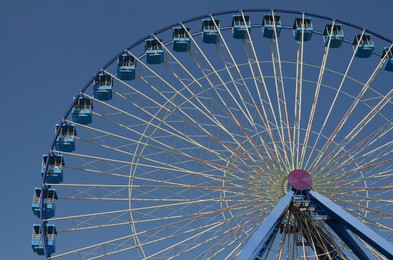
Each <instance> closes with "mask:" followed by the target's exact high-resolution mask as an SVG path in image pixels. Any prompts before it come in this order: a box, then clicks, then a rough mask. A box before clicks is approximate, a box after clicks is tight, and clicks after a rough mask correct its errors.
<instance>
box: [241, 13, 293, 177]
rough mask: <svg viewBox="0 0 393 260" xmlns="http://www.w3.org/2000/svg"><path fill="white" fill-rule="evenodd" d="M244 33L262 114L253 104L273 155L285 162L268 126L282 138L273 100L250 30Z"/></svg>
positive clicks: (244, 43)
mask: <svg viewBox="0 0 393 260" xmlns="http://www.w3.org/2000/svg"><path fill="white" fill-rule="evenodd" d="M241 14H242V18H243V22H244V24H246V21H245V18H244V13H243V12H241ZM246 33H247V40H243V45H244V49H245V52H246V55H247V58H248V65H249V67H250V71H251V73H252V76H253V77H252V78H253V81H254V85H255V89H256V92H257V94H258V99H259V101H260V106H261V108H262V112H263V116H262V113H261V111H260V109H259V107H258V105H255V108H256V109H257V112H258V115H259V117H260V119H261V121H262V123H263V125H264V126H265V128H266V130H267V133H268V135H269V138H270V139H271V141H272V144H273V148H274V152H275V155H276V156H275V157H276V158H279V160H280V162H281V163H282V164H285V162H284V159H283V157H282V155H281V152H280V151H281V150H280V149H279V148H278V147H277V145H276V141H275V138H274V135H273V133H272V130H271V127H270V124H272V125H273V126H274V127H275V128H276V130H277V132H278V135H279V139H280V140H282V137H281V135H280V131H279V128H278V122H277V118H276V112H275V110H274V108H273V102H272V101H271V99H270V94H269V91H268V87H267V85H266V82H265V77H264V75H263V73H262V68H261V66H260V63H259V59H258V56H257V54H256V51H255V48H254V43H253V40H252V37H251V34H250V31H249V30H246ZM247 43H248V44H249V48H250V49H251V51H249V50H248V48H247V46H248V45H247ZM260 84H262V86H263V90H264V94H265V95H266V98H267V100H264V99H263V97H262V93H261V90H260V89H262V88H261V86H260ZM264 103H267V104H268V107H269V108H270V114H271V115H272V116H273V121H274V123H271V122H273V121H271V120H269V117H268V114H269V113H268V112H267V110H266V108H265V105H264ZM281 143H282V142H281ZM269 148H270V146H269ZM270 149H271V148H270ZM281 163H280V165H279V166H280V167H281ZM280 170H283V169H282V168H280Z"/></svg>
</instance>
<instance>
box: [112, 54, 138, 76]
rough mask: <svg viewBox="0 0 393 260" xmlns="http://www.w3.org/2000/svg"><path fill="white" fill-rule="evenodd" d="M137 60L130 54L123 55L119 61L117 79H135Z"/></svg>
mask: <svg viewBox="0 0 393 260" xmlns="http://www.w3.org/2000/svg"><path fill="white" fill-rule="evenodd" d="M135 65H136V62H135V58H134V56H132V55H130V54H129V53H123V54H122V55H121V56H120V57H119V59H118V60H117V77H118V78H119V79H121V80H133V79H135Z"/></svg>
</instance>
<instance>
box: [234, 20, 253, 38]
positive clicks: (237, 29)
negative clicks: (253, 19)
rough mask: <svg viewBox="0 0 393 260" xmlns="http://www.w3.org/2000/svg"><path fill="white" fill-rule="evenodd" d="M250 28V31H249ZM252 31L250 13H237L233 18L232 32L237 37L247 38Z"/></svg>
mask: <svg viewBox="0 0 393 260" xmlns="http://www.w3.org/2000/svg"><path fill="white" fill-rule="evenodd" d="M247 30H248V33H247ZM249 33H251V23H250V16H249V15H244V16H243V15H241V14H236V15H234V16H233V18H232V34H233V38H235V39H246V38H248V34H249Z"/></svg>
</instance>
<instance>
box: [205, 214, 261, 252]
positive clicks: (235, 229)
mask: <svg viewBox="0 0 393 260" xmlns="http://www.w3.org/2000/svg"><path fill="white" fill-rule="evenodd" d="M259 217H260V216H258V215H256V216H253V217H252V218H250V219H249V220H247V221H246V222H244V223H242V224H241V225H238V226H235V227H233V228H231V229H228V230H226V231H224V232H223V233H221V234H219V235H217V236H215V237H214V238H213V239H211V240H215V239H219V238H220V237H221V236H223V237H222V238H221V239H220V240H219V241H217V242H215V243H214V244H213V245H212V246H210V247H209V248H208V249H207V250H206V251H205V252H203V253H202V254H200V255H199V256H198V258H206V256H207V254H209V253H211V252H213V250H216V248H217V247H219V248H220V249H219V250H217V251H216V252H213V253H212V254H211V256H210V257H209V258H213V257H216V256H217V255H218V254H219V253H221V252H222V251H223V250H225V248H226V247H225V245H223V243H224V242H229V243H236V242H237V240H232V241H231V240H228V238H230V237H231V236H234V235H235V234H237V232H239V231H240V230H242V229H244V228H245V227H246V226H247V225H249V224H250V223H252V222H253V221H255V220H256V219H257V218H259ZM253 228H255V227H251V229H253ZM249 232H252V230H249V231H248V232H242V233H240V236H239V238H238V239H240V238H241V237H242V236H246V235H247V233H249ZM209 242H210V241H209ZM240 246H241V245H239V247H238V248H237V249H239V248H240ZM235 251H236V250H235ZM235 251H232V252H231V254H230V255H232V254H234V253H235ZM230 255H228V256H230Z"/></svg>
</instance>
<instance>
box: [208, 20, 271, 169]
mask: <svg viewBox="0 0 393 260" xmlns="http://www.w3.org/2000/svg"><path fill="white" fill-rule="evenodd" d="M211 19H212V21H213V23H214V24H215V26H216V28H217V30H218V33H219V37H220V40H222V42H223V44H217V45H216V46H217V49H218V52H219V54H220V55H219V56H220V57H221V60H222V62H223V64H224V65H225V68H226V71H227V72H228V75H229V76H230V79H231V82H232V84H233V86H234V88H235V90H236V93H237V95H238V97H239V98H240V100H241V104H242V106H243V107H244V109H245V113H246V114H247V116H248V118H249V119H250V123H251V127H252V128H253V129H254V131H255V133H256V134H257V136H258V140H260V141H261V143H262V147H264V149H265V151H266V153H267V156H268V157H269V158H270V159H272V157H271V156H272V155H273V156H274V154H272V155H271V154H270V151H269V150H268V149H267V148H266V142H265V141H264V138H262V137H261V136H260V131H259V130H258V129H257V124H256V122H255V120H254V119H253V116H252V115H251V112H250V109H249V108H248V107H249V106H250V108H252V109H255V110H257V111H258V108H257V106H258V105H257V103H256V101H255V99H254V98H253V96H252V94H251V93H250V88H249V87H248V84H247V82H246V81H245V79H244V76H243V75H242V72H241V70H240V69H239V66H238V65H237V64H238V62H236V61H235V59H234V57H233V54H232V52H231V50H230V49H229V47H228V45H227V43H226V41H225V37H224V36H223V34H222V33H221V30H220V28H219V26H218V25H217V24H216V22H215V20H214V17H213V16H211ZM243 19H244V16H243ZM247 33H249V32H247ZM231 68H234V69H231ZM238 85H239V86H240V87H241V88H242V89H244V91H243V93H241V91H240V89H239V87H238ZM246 99H247V100H246ZM248 100H250V101H251V104H252V105H253V106H251V104H250V101H248ZM247 103H249V105H247ZM259 115H260V113H259ZM260 116H261V115H260ZM233 121H236V120H233ZM234 123H236V124H238V125H239V127H240V124H239V123H238V122H237V121H236V122H234ZM242 132H244V133H245V131H244V128H242ZM245 134H246V136H247V139H249V140H250V142H251V143H252V144H253V145H254V147H253V148H254V150H256V151H257V153H258V154H257V155H258V156H259V157H260V158H262V156H260V155H259V149H257V146H258V145H257V144H256V142H255V141H254V140H253V138H252V137H251V136H250V135H248V134H247V133H245ZM271 162H273V161H271ZM273 165H274V164H273Z"/></svg>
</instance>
